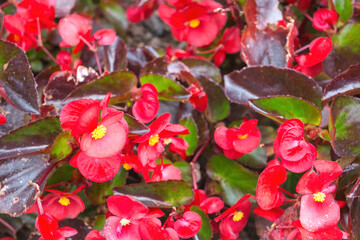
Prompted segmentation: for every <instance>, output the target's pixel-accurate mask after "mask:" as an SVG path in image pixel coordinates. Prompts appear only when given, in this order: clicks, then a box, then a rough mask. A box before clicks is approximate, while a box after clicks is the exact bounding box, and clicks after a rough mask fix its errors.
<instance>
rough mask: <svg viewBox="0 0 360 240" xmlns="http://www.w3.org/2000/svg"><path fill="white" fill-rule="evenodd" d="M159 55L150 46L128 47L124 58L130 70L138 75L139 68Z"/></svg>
mask: <svg viewBox="0 0 360 240" xmlns="http://www.w3.org/2000/svg"><path fill="white" fill-rule="evenodd" d="M157 57H159V55H158V54H157V53H156V51H155V50H154V49H152V48H130V49H128V51H127V53H126V60H127V63H128V68H129V70H130V71H132V72H134V73H135V74H136V75H137V76H139V74H140V71H141V69H142V68H143V67H144V66H145V65H146V64H147V63H148V62H150V61H151V60H153V59H155V58H157Z"/></svg>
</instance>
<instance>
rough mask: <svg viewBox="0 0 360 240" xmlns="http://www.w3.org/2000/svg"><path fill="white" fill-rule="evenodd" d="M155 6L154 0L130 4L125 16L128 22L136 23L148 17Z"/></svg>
mask: <svg viewBox="0 0 360 240" xmlns="http://www.w3.org/2000/svg"><path fill="white" fill-rule="evenodd" d="M155 7H156V0H148V1H141V2H140V3H138V4H135V5H132V6H130V7H128V9H126V16H127V18H128V19H129V21H130V22H133V23H138V22H141V21H143V20H145V19H148V18H149V17H150V16H151V14H152V13H153V12H154V10H155Z"/></svg>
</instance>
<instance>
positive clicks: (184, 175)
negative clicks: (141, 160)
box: [164, 161, 193, 184]
mask: <svg viewBox="0 0 360 240" xmlns="http://www.w3.org/2000/svg"><path fill="white" fill-rule="evenodd" d="M164 163H165V161H164ZM170 163H171V162H170ZM172 165H173V166H174V167H177V168H178V169H180V171H181V179H182V180H184V181H185V182H187V183H189V184H192V183H193V179H192V172H191V167H190V165H189V163H187V162H185V161H177V162H174V163H173V164H172Z"/></svg>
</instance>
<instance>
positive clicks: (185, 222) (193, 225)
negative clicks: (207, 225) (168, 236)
mask: <svg viewBox="0 0 360 240" xmlns="http://www.w3.org/2000/svg"><path fill="white" fill-rule="evenodd" d="M201 225H202V219H201V217H200V215H199V214H197V213H196V212H192V211H187V212H185V213H184V214H183V215H182V217H181V218H180V219H178V220H176V221H175V223H174V229H175V231H176V232H177V233H178V235H179V237H181V238H191V237H193V236H195V234H196V233H197V232H198V231H199V230H200V228H201Z"/></svg>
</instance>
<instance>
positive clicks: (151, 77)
mask: <svg viewBox="0 0 360 240" xmlns="http://www.w3.org/2000/svg"><path fill="white" fill-rule="evenodd" d="M140 82H141V84H142V85H144V84H145V83H151V84H153V85H154V86H155V87H156V89H157V90H158V94H159V95H158V97H159V100H167V101H180V100H187V99H188V98H189V97H190V94H189V93H188V92H187V91H186V89H185V88H184V87H183V86H181V85H180V84H179V83H178V82H176V81H174V80H172V79H170V78H167V77H164V76H162V75H158V74H147V75H143V76H142V77H141V78H140Z"/></svg>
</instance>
